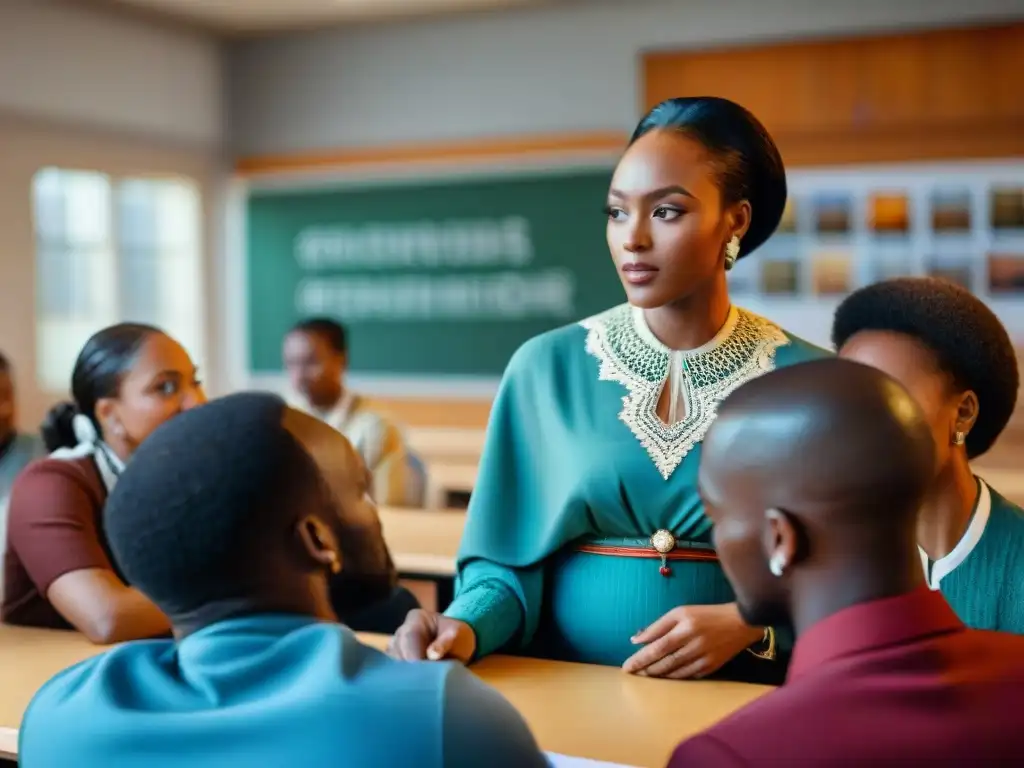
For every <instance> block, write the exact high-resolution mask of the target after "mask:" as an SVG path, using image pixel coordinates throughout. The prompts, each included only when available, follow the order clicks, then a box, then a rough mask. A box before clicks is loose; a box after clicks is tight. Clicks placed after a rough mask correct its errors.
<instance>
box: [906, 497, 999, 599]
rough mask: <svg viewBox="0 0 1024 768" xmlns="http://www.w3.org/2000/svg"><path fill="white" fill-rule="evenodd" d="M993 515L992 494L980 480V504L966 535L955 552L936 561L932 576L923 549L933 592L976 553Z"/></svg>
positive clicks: (933, 565)
mask: <svg viewBox="0 0 1024 768" xmlns="http://www.w3.org/2000/svg"><path fill="white" fill-rule="evenodd" d="M991 514H992V494H991V492H990V491H989V488H988V486H987V485H986V484H985V481H984V480H982V479H980V478H979V479H978V503H977V504H976V505H975V508H974V516H973V517H972V518H971V522H970V523H969V524H968V526H967V530H966V531H964V535H963V536H962V537H961V538H960V541H958V542H957V544H956V546H955V547H953V550H952V551H951V552H950V553H949V554H948V555H946V556H945V557H941V558H939V559H938V560H936V561H935V562H934V563H933V564H932V568H931V574H929V573H928V553H927V552H925V551H924V550H923V549H921V548H920V547H918V549H921V564H922V566H923V567H924V574H925V578H926V579H927V580H928V586H929V587H930V588H931V589H932V590H936V591H937V590H938V589H939V587H940V585H941V583H942V579H943V578H944V577H946V576H948V575H949V574H951V573H952V572H953V571H955V570H956V569H957V568H958V567H959V566H960V565H961V564H962V563H963V562H964V560H966V559H967V556H968V555H969V554H971V552H973V551H974V548H975V547H976V546H978V542H979V541H981V537H982V536H983V535H984V533H985V526H986V525H988V519H989V517H990V515H991Z"/></svg>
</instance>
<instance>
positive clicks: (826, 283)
mask: <svg viewBox="0 0 1024 768" xmlns="http://www.w3.org/2000/svg"><path fill="white" fill-rule="evenodd" d="M811 281H812V284H813V286H814V293H815V294H817V295H818V296H841V295H845V294H847V293H849V292H850V291H851V290H852V288H853V259H852V258H851V257H850V254H849V253H847V252H846V251H822V252H820V253H817V254H815V255H814V256H813V258H812V259H811Z"/></svg>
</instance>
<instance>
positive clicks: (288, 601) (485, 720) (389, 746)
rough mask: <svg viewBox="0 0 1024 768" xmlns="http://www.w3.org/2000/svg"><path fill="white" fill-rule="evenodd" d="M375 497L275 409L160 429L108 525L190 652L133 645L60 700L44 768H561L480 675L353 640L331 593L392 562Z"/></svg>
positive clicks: (247, 397) (26, 727)
mask: <svg viewBox="0 0 1024 768" xmlns="http://www.w3.org/2000/svg"><path fill="white" fill-rule="evenodd" d="M167 456H175V457H178V456H180V458H176V459H175V460H174V462H173V463H170V462H168V461H167V458H166V457H167ZM366 480H367V476H366V473H365V471H364V470H363V467H362V463H361V461H360V459H359V458H358V456H357V455H356V453H355V452H354V451H353V450H352V447H351V446H350V445H349V443H348V442H347V441H346V440H345V439H344V438H343V437H342V436H341V435H339V434H338V433H337V432H336V431H335V430H333V429H330V428H329V427H327V426H325V425H324V424H322V423H321V422H319V421H317V420H316V419H314V418H312V417H311V416H308V415H306V414H303V413H301V412H299V411H296V410H293V409H291V408H287V407H286V406H285V405H284V403H283V402H282V401H281V400H280V399H278V398H276V397H274V396H273V395H267V394H238V395H232V396H230V397H226V398H224V399H221V400H217V401H214V402H213V403H211V404H210V405H208V406H206V407H205V408H204V409H203V412H202V413H200V412H198V411H196V412H193V413H188V414H184V415H183V416H181V417H180V418H178V419H175V420H174V421H172V422H169V423H168V424H166V425H165V426H163V427H162V428H161V429H159V430H158V431H157V432H156V433H155V434H154V435H153V436H152V437H151V438H150V439H149V441H147V442H146V444H145V445H143V446H142V447H141V448H140V449H139V451H138V453H137V454H136V456H135V458H134V459H133V460H132V463H131V465H130V466H129V468H128V469H127V471H126V472H125V474H124V476H123V477H122V478H121V481H120V482H119V483H118V486H117V489H116V490H115V491H114V494H113V495H112V496H111V498H110V501H109V503H108V504H107V509H106V514H105V522H106V529H107V533H108V536H109V539H110V545H111V549H112V550H113V553H114V557H115V559H116V560H117V562H118V563H120V565H121V567H122V568H123V569H124V571H125V573H126V574H127V576H128V578H129V579H130V580H131V582H132V583H133V584H137V585H138V586H139V588H140V589H141V590H142V591H143V592H144V593H145V594H147V595H149V596H150V597H151V598H152V599H153V601H154V602H155V603H156V604H157V605H158V606H160V608H161V609H162V610H164V611H165V612H166V613H167V615H168V616H170V617H171V622H172V624H173V626H174V639H173V640H170V639H168V640H155V641H140V642H134V643H127V644H124V645H121V646H119V647H117V648H115V649H113V650H111V651H109V652H108V653H106V654H104V655H102V656H99V657H97V658H94V659H91V660H89V661H86V662H84V663H82V664H79V665H78V666H75V667H72V668H71V669H69V670H67V671H65V672H62V673H61V674H59V675H58V676H56V677H55V678H54V679H53V680H51V681H50V682H49V683H47V684H46V685H45V686H44V687H43V688H42V689H41V690H40V691H39V693H38V694H37V695H36V697H35V698H34V700H33V701H32V703H31V704H30V705H29V707H28V711H27V712H26V714H25V718H24V721H23V723H22V726H21V734H20V739H21V740H20V754H19V758H20V759H21V760H22V762H23V765H24V766H25V768H57V767H58V766H60V767H61V768H63V766H68V765H74V766H76V768H94V767H96V768H98V767H99V766H103V767H104V768H119V767H120V766H125V768H128V767H130V768H137V767H139V766H145V768H172V767H173V766H183V767H187V768H224V767H225V766H268V768H270V767H274V768H276V767H277V766H292V765H294V766H319V765H323V766H328V765H344V766H350V767H351V768H394V767H395V766H417V768H455V767H456V766H458V767H459V768H470V767H471V766H480V765H486V766H488V767H489V768H539V767H540V766H545V765H546V761H545V759H544V757H543V755H542V754H541V753H540V752H539V750H538V748H537V745H536V743H535V742H534V740H533V737H532V736H531V735H530V732H529V730H528V729H527V727H526V725H525V724H524V723H523V721H522V719H521V718H520V717H519V716H518V714H517V713H516V712H515V710H514V709H513V708H512V707H511V705H509V704H508V703H507V702H506V701H505V700H504V699H503V698H502V697H501V696H499V695H498V694H497V693H496V692H495V691H494V690H492V689H490V688H488V687H487V686H485V685H484V684H483V683H481V682H479V681H478V680H477V679H476V678H475V677H474V676H473V675H472V673H470V672H468V671H467V670H466V669H464V668H463V667H461V666H460V665H458V664H454V663H447V664H443V665H437V664H429V663H426V662H423V663H407V662H398V661H393V660H391V659H389V658H388V657H387V656H385V655H384V654H383V653H379V652H377V651H375V650H372V649H370V648H368V647H366V646H364V645H362V644H361V643H360V642H359V640H358V639H357V638H356V637H355V635H354V634H353V633H352V632H351V631H350V630H348V629H347V628H345V627H344V626H342V625H340V624H338V623H337V619H336V618H335V616H334V615H333V614H332V612H331V599H330V596H329V594H328V593H329V588H328V575H329V574H331V573H333V572H337V571H339V570H340V569H342V566H343V564H344V563H346V562H347V561H348V560H349V559H355V560H356V561H357V562H358V561H362V560H364V559H365V558H367V557H370V558H371V559H372V558H373V557H375V555H373V554H372V553H369V554H368V553H367V551H366V550H367V548H368V547H372V546H373V545H374V542H375V541H377V539H376V537H375V536H374V533H375V529H376V528H377V527H379V523H378V522H377V516H376V514H375V512H374V509H373V504H372V502H370V501H369V499H368V497H367V493H366V491H367V482H366ZM351 587H352V588H354V589H358V584H356V583H353V584H351Z"/></svg>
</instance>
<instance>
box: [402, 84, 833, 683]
mask: <svg viewBox="0 0 1024 768" xmlns="http://www.w3.org/2000/svg"><path fill="white" fill-rule="evenodd" d="M785 202H786V177H785V169H784V168H783V164H782V158H781V157H780V156H779V152H778V150H777V149H776V147H775V144H774V143H773V142H772V139H771V137H770V136H769V135H768V133H767V132H766V131H765V129H764V127H763V126H762V125H761V124H760V123H759V122H758V121H757V119H756V118H755V117H754V116H753V115H751V114H750V113H749V112H748V111H746V110H745V109H743V108H742V107H740V106H738V105H736V104H734V103H732V102H730V101H727V100H725V99H719V98H711V97H699V98H679V99H671V100H669V101H666V102H663V103H662V104H659V105H658V106H657V107H655V108H654V109H653V110H651V112H650V113H649V114H648V115H647V116H646V117H644V119H643V120H642V121H641V122H640V124H639V126H638V127H637V129H636V132H635V133H634V135H633V137H632V140H631V141H630V145H629V147H628V149H627V150H626V152H625V154H624V155H623V157H622V159H621V160H620V162H619V164H618V167H617V168H616V169H615V173H614V176H613V178H612V183H611V188H610V189H609V191H608V201H607V208H606V213H607V234H608V245H609V248H610V250H611V255H612V260H613V262H614V264H615V267H616V270H617V271H618V273H619V276H620V278H621V280H622V284H623V287H624V289H625V292H626V297H627V299H628V302H629V303H628V304H622V305H620V306H617V307H614V308H612V309H609V310H607V311H605V312H603V313H602V314H599V315H597V316H595V317H591V318H589V319H587V320H584V321H583V322H581V323H579V324H575V325H571V326H567V327H564V328H560V329H558V330H555V331H552V332H549V333H545V334H543V335H541V336H538V337H536V338H534V339H532V340H530V341H529V342H527V343H526V344H525V345H523V347H522V348H521V349H520V350H519V351H518V352H516V354H515V355H514V356H513V358H512V360H511V361H510V363H509V365H508V369H507V370H506V373H505V377H504V380H503V382H502V385H501V388H500V391H499V393H498V396H497V399H496V400H495V403H494V408H493V411H492V413H491V420H490V425H489V428H488V435H487V441H486V446H485V450H484V454H483V457H482V460H481V465H480V475H479V479H478V481H477V485H476V487H475V488H474V491H473V495H472V499H471V502H470V509H469V515H468V520H467V525H466V531H465V535H464V538H463V542H462V548H461V552H460V556H459V561H458V591H457V594H456V597H455V600H454V602H453V603H452V605H451V606H450V607H449V609H448V610H447V611H446V613H445V614H444V615H438V614H432V613H427V612H423V611H414V612H413V613H411V614H410V616H409V618H408V619H407V620H406V623H405V624H404V625H403V627H402V628H401V629H400V630H399V632H398V634H397V635H396V638H395V640H394V641H393V643H392V653H394V654H395V655H397V656H400V657H402V658H410V659H414V658H423V657H424V656H426V657H427V658H431V659H439V658H443V657H446V656H447V657H452V658H457V659H460V660H463V661H468V660H471V659H473V658H479V657H481V656H484V655H487V654H489V653H493V652H495V651H498V650H503V649H504V650H509V649H517V650H520V651H522V652H525V653H529V654H531V655H536V656H543V657H548V658H556V659H564V660H572V661H581V662H589V663H597V664H609V665H623V666H624V668H625V669H626V670H627V671H628V672H632V673H635V674H641V675H647V676H656V677H675V678H689V677H703V676H707V675H710V674H713V673H716V672H718V673H719V674H720V675H722V676H725V677H731V678H736V679H744V680H778V679H779V678H780V677H781V667H782V665H781V664H778V663H776V662H775V653H776V644H775V637H774V633H773V632H772V631H770V630H769V629H766V628H754V627H750V626H748V625H747V624H745V623H744V621H743V619H742V618H741V617H740V615H739V613H738V611H737V609H736V606H735V603H734V596H733V592H732V589H731V588H730V586H729V583H728V581H727V580H726V578H725V576H724V575H723V573H722V569H721V567H720V566H719V564H718V561H717V556H716V554H715V552H714V549H713V548H712V545H711V543H710V534H711V523H710V522H709V520H708V518H707V517H706V516H705V514H704V510H703V507H702V506H701V502H700V499H699V497H698V494H697V485H696V478H697V466H698V463H699V461H700V452H701V440H702V439H703V437H704V434H705V433H706V432H707V430H708V427H709V426H710V425H711V423H712V421H713V420H714V418H715V413H716V409H717V406H718V403H719V402H720V401H721V400H722V399H723V398H724V397H725V396H726V395H728V394H729V393H730V392H732V391H733V390H734V389H736V388H737V387H739V386H740V385H741V384H743V383H744V382H746V381H748V380H750V379H752V378H754V377H756V376H760V375H761V374H763V373H765V372H766V371H769V370H771V369H772V368H774V367H776V366H785V365H792V364H794V363H797V362H801V361H804V360H808V359H812V358H816V357H819V356H823V355H825V354H827V353H825V352H824V351H823V350H820V349H817V348H815V347H813V346H811V345H809V344H807V343H806V342H804V341H801V340H799V339H797V338H794V337H793V336H791V335H789V334H787V333H785V332H784V331H783V330H781V329H780V328H779V327H778V326H776V325H774V324H773V323H771V322H770V321H768V320H766V319H764V318H762V317H759V316H757V315H754V314H753V313H751V312H748V311H746V310H743V309H740V308H739V307H736V306H735V305H733V304H732V302H731V301H730V299H729V291H728V284H727V281H726V273H727V271H728V270H729V269H730V268H731V267H732V266H733V265H734V264H735V262H736V260H737V259H739V258H744V257H745V256H747V255H749V254H750V253H751V252H752V251H754V250H755V249H756V248H757V247H758V246H760V245H761V244H762V243H763V242H764V241H765V240H767V239H768V237H769V236H770V235H771V234H772V232H773V231H774V230H775V228H776V226H777V225H778V223H779V219H780V218H781V215H782V211H783V208H784V206H785ZM644 627H646V629H643V628H644Z"/></svg>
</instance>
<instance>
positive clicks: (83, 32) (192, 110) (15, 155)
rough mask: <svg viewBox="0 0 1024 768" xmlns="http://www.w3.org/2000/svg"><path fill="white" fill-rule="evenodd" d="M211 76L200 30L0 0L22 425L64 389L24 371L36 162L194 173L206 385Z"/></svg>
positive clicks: (12, 339) (2, 207) (3, 227)
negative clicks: (199, 207) (45, 388)
mask: <svg viewBox="0 0 1024 768" xmlns="http://www.w3.org/2000/svg"><path fill="white" fill-rule="evenodd" d="M222 75H223V73H222V62H221V47H220V44H219V43H218V42H217V41H216V40H215V39H214V38H213V37H212V36H210V35H203V34H200V33H196V32H191V31H184V30H182V29H179V28H172V27H167V26H162V25H157V24H151V23H147V22H141V21H138V20H134V19H126V18H123V17H119V16H117V15H116V14H113V13H109V12H104V11H98V10H93V9H90V8H81V7H76V6H75V5H74V4H72V3H62V4H57V3H55V2H52V0H0V349H2V350H3V351H4V352H5V354H7V355H8V356H9V357H10V358H11V360H12V362H13V363H14V366H15V370H16V375H17V379H16V383H17V386H18V390H19V394H20V401H21V415H20V422H21V425H22V426H23V427H24V428H33V427H35V426H36V425H37V424H38V422H39V419H40V418H41V417H42V415H43V413H44V412H45V409H46V408H47V407H48V406H49V404H50V403H52V402H53V401H54V400H56V399H57V398H59V397H61V396H63V395H64V393H61V392H41V391H39V390H38V388H37V387H36V382H35V367H36V359H35V358H36V348H35V306H34V304H35V268H34V264H35V249H34V243H33V228H32V208H31V194H32V189H31V184H32V177H33V175H34V174H35V173H36V171H37V170H38V169H39V168H41V167H43V166H46V165H56V166H65V167H70V168H81V169H90V170H100V171H103V172H106V173H111V174H126V173H139V174H152V173H174V174H184V175H187V176H191V177H193V178H195V179H196V180H197V181H199V182H200V183H201V185H202V190H203V195H204V220H205V223H206V227H207V230H208V231H207V244H208V247H207V249H206V253H205V256H206V261H205V263H206V265H207V269H206V272H207V284H206V301H205V305H206V313H205V314H206V317H207V319H208V328H207V341H206V347H207V358H208V360H209V361H212V363H213V364H212V370H210V371H209V372H208V373H209V378H210V379H211V383H213V384H214V386H215V387H216V385H217V382H218V380H219V377H220V373H219V361H220V359H221V358H222V354H221V346H220V338H221V337H222V333H221V331H220V328H221V318H220V314H219V313H218V312H217V311H215V310H216V308H217V307H218V306H219V304H220V302H217V301H215V300H214V299H213V297H215V296H217V295H218V294H220V293H223V287H222V285H221V283H220V282H219V277H218V274H217V272H216V271H215V270H214V265H215V264H217V263H218V260H217V259H215V258H214V254H216V253H217V252H218V251H219V248H218V247H217V245H218V239H217V238H218V234H217V231H216V230H217V227H218V222H219V221H220V220H221V219H222V215H221V205H220V200H221V199H222V195H221V193H220V189H219V178H220V177H221V175H222V173H223V167H222V161H221V158H220V147H221V145H222V143H223V139H224V130H225V120H224V115H223V113H224V105H223V98H222V89H223V76H222ZM68 377H69V378H70V371H69V372H68Z"/></svg>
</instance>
